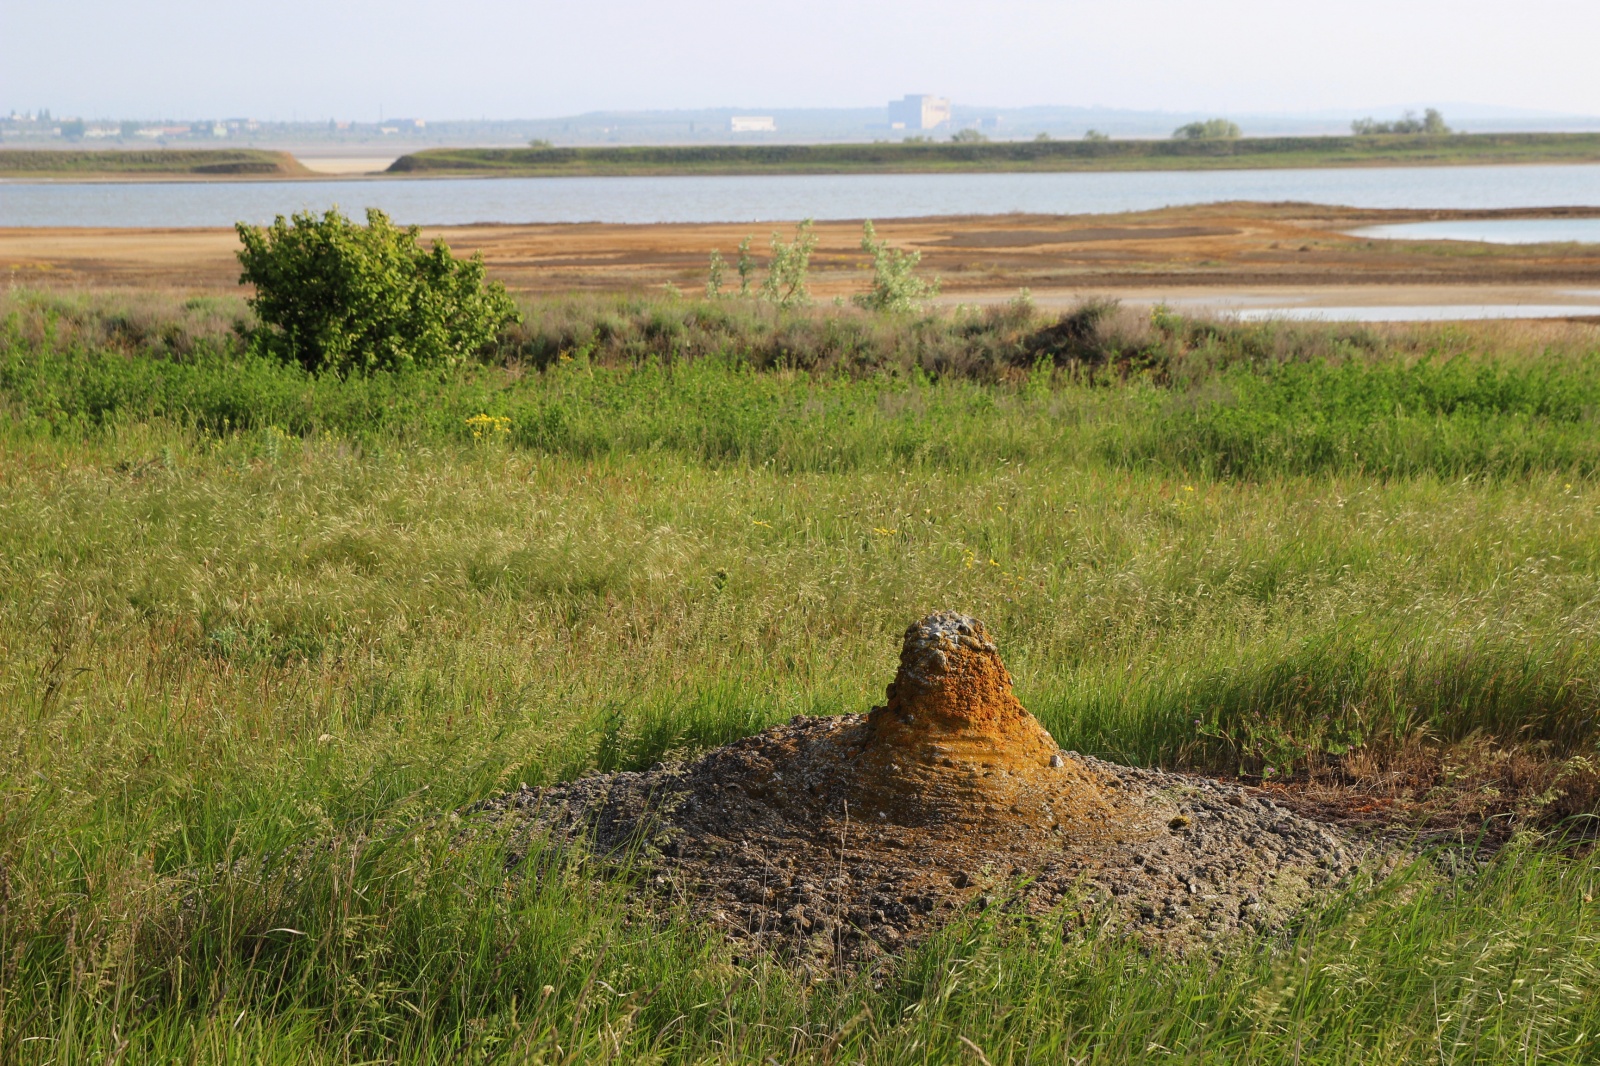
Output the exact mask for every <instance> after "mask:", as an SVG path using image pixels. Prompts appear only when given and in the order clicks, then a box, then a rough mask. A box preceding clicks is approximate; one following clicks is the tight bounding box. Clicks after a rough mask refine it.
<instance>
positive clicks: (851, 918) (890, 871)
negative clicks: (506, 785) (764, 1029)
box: [479, 613, 1360, 960]
mask: <svg viewBox="0 0 1600 1066" xmlns="http://www.w3.org/2000/svg"><path fill="white" fill-rule="evenodd" d="M479 816H480V817H485V816H486V817H488V818H490V819H492V820H496V821H499V820H503V819H507V818H514V819H517V824H516V826H515V828H514V832H513V841H514V844H513V849H512V858H511V862H512V863H513V864H516V863H517V862H519V861H520V854H521V852H522V850H523V849H522V848H521V847H520V846H519V845H518V844H516V843H515V842H516V841H518V840H519V839H520V840H522V841H526V840H527V838H528V835H529V834H535V833H537V834H545V833H549V834H551V835H552V836H554V837H556V838H558V839H563V840H575V841H581V842H583V844H584V845H585V846H588V847H592V848H594V849H595V850H597V851H599V852H600V853H602V854H617V853H620V852H624V851H625V852H628V853H629V854H632V855H634V856H635V857H636V858H637V859H638V860H639V861H642V862H643V863H644V864H645V865H646V866H647V867H648V871H649V876H648V877H647V878H646V882H647V884H649V885H651V886H653V887H654V888H655V889H657V890H659V891H661V892H664V893H671V894H681V895H682V896H683V897H684V898H686V899H687V900H688V901H689V903H690V905H691V907H692V908H693V910H694V911H695V912H696V913H698V914H700V915H702V916H703V917H706V918H708V919H710V920H711V921H713V922H715V923H717V924H718V925H720V926H722V927H723V928H724V929H726V930H727V932H728V933H730V934H731V935H733V936H736V937H740V938H747V939H750V940H754V941H757V942H759V943H760V944H762V945H763V946H766V947H771V948H777V949H783V950H792V951H796V952H799V953H802V954H804V955H807V956H811V957H830V958H842V959H847V960H848V959H855V958H859V957H863V956H870V955H872V954H875V953H877V952H879V951H882V950H884V949H893V948H895V947H898V946H900V945H902V944H904V943H905V942H906V941H907V940H908V939H910V940H914V939H917V938H919V937H921V936H923V935H926V934H927V933H929V932H931V931H932V930H933V929H934V928H935V927H936V926H937V925H938V924H939V923H940V922H941V921H942V920H944V919H945V918H947V917H948V916H950V915H951V914H953V913H955V912H956V911H957V910H959V909H960V908H963V907H968V906H978V907H987V906H990V905H999V906H1004V907H1006V908H1008V909H1011V910H1015V911H1019V912H1023V913H1035V914H1038V913H1044V912H1047V911H1050V910H1053V909H1055V908H1057V907H1059V906H1061V905H1062V904H1063V903H1067V904H1070V905H1071V906H1074V907H1076V908H1077V910H1078V915H1079V917H1080V918H1081V920H1083V921H1084V922H1110V923H1112V924H1115V925H1121V926H1124V927H1126V928H1129V929H1131V930H1133V931H1135V932H1137V933H1139V934H1140V935H1143V936H1146V937H1149V938H1154V939H1162V940H1166V941H1169V942H1172V943H1174V944H1177V945H1178V946H1184V945H1190V944H1194V943H1203V942H1205V941H1209V940H1214V939H1216V938H1217V937H1219V936H1222V935H1224V934H1226V933H1228V932H1230V931H1233V930H1236V929H1239V928H1258V929H1270V928H1275V927H1278V926H1281V925H1282V924H1283V923H1285V922H1286V921H1288V920H1289V919H1290V918H1291V917H1292V916H1293V914H1294V913H1295V912H1296V911H1297V910H1299V909H1300V908H1301V907H1302V906H1303V905H1304V904H1305V903H1306V902H1307V901H1308V900H1309V899H1311V898H1312V897H1313V896H1315V895H1316V894H1318V893H1319V892H1321V891H1324V890H1326V889H1327V888H1329V887H1331V886H1332V885H1333V884H1334V883H1335V882H1336V881H1338V880H1339V879H1340V878H1341V877H1343V876H1344V875H1346V874H1348V873H1351V872H1353V871H1354V870H1355V868H1356V865H1357V862H1358V860H1359V858H1360V855H1359V853H1358V849H1357V848H1356V847H1355V846H1354V845H1352V844H1349V843H1347V842H1345V841H1342V840H1341V839H1339V838H1338V837H1336V836H1335V835H1334V833H1333V832H1331V831H1330V829H1329V828H1328V827H1326V826H1323V825H1320V824H1318V823H1316V822H1312V821H1309V820H1307V819H1304V818H1301V817H1298V816H1296V815H1293V814H1291V813H1289V812H1287V811H1285V810H1283V809H1282V808H1280V807H1277V806H1275V805H1274V804H1272V803H1271V802H1270V801H1267V800H1262V799H1258V798H1255V797H1253V796H1251V795H1249V794H1247V793H1246V792H1245V791H1244V790H1242V789H1238V788H1233V787H1230V786H1225V785H1220V784H1217V783H1214V782H1211V781H1208V780H1205V779H1202V778H1195V777H1188V776H1183V775H1176V774H1164V773H1160V772H1157V771H1147V770H1135V769H1130V768H1127V767H1122V766H1117V765H1114V764H1111V763H1106V762H1102V761H1100V760H1097V759H1091V758H1087V757H1084V756H1080V755H1078V754H1076V753H1074V752H1063V751H1060V750H1059V749H1058V748H1057V746H1056V744H1055V742H1054V740H1052V739H1051V737H1050V734H1049V733H1048V732H1046V731H1045V729H1044V728H1043V727H1042V726H1041V725H1040V724H1039V723H1038V721H1037V720H1035V719H1034V717H1033V716H1032V715H1031V714H1029V713H1028V712H1027V711H1026V710H1025V709H1024V708H1023V707H1022V705H1021V704H1020V703H1018V702H1017V700H1016V697H1015V696H1014V695H1012V691H1011V677H1010V675H1009V674H1008V673H1007V672H1006V669H1005V667H1004V665H1003V664H1002V663H1001V661H1000V656H999V654H998V652H997V651H996V649H995V646H994V644H993V642H992V641H991V640H990V639H989V636H988V633H987V632H986V630H985V629H984V626H983V624H982V623H980V622H978V621H976V620H974V619H972V618H968V617H965V616H962V615H958V614H953V613H940V614H935V615H931V616H929V617H928V618H926V619H924V620H923V621H922V622H920V623H918V624H916V625H914V626H912V627H911V628H910V629H908V630H907V631H906V636H905V643H904V647H903V649H902V651H901V656H900V669H899V672H898V674H897V675H896V677H895V680H894V684H892V685H890V686H889V690H888V702H887V704H885V705H884V706H882V707H876V708H873V710H872V713H871V714H868V715H864V716H863V715H846V716H843V717H838V718H804V717H796V718H795V719H793V720H792V721H791V722H790V723H789V724H788V725H783V726H778V727H775V728H773V729H768V730H766V731H765V732H763V733H760V734H758V735H756V736H753V737H749V738H747V739H745V740H741V741H738V742H737V743H734V744H730V745H727V746H725V747H722V748H718V749H716V750H715V751H711V752H709V753H707V754H706V755H705V756H703V757H701V758H700V759H698V760H696V761H694V762H692V763H688V764H685V765H679V766H662V767H657V768H656V769H653V770H650V771H648V772H644V773H616V774H608V775H600V776H594V777H588V778H584V779H582V780H579V781H575V782H571V783H569V784H565V785H559V786H555V787H552V788H547V789H523V790H521V791H519V792H517V793H514V794H511V795H508V796H503V797H499V798H496V799H494V800H491V801H489V802H487V803H486V804H484V805H483V806H482V807H481V808H480V810H479Z"/></svg>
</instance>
